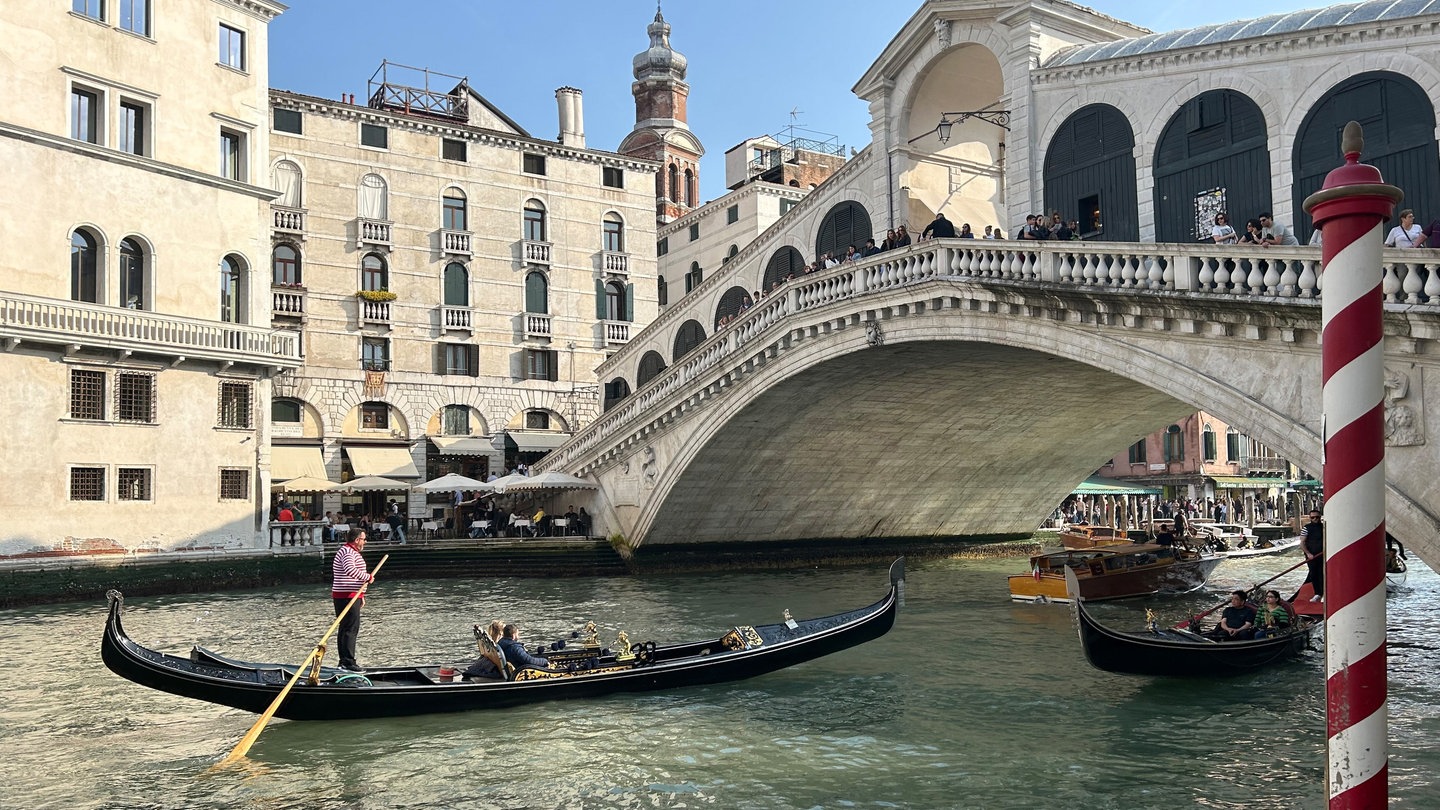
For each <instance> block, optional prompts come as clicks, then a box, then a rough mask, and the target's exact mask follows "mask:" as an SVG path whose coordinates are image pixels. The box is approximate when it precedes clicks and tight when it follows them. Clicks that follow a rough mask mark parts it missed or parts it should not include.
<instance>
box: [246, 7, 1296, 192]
mask: <svg viewBox="0 0 1440 810" xmlns="http://www.w3.org/2000/svg"><path fill="white" fill-rule="evenodd" d="M290 3H291V8H290V10H289V11H287V12H285V13H284V14H283V15H281V16H280V17H279V18H278V19H277V20H276V21H275V22H274V23H273V24H272V25H271V27H270V83H271V86H273V87H276V88H279V89H284V90H294V91H296V92H301V93H308V94H311V95H316V96H321V97H325V98H339V97H340V95H341V94H342V93H354V94H355V95H356V96H357V97H363V96H364V94H365V82H366V80H367V79H368V78H369V77H370V74H371V73H372V72H374V70H375V68H376V67H378V66H379V65H380V61H381V60H382V59H389V60H390V61H392V62H400V63H403V64H406V65H414V66H416V67H428V68H430V69H432V70H437V71H440V72H443V73H449V74H453V75H457V76H467V77H469V79H470V84H471V86H472V87H474V88H475V89H476V90H477V91H478V92H479V93H480V94H481V95H483V96H485V97H486V98H487V99H489V100H490V102H491V103H493V104H495V105H496V106H497V107H499V108H500V109H501V110H503V111H504V112H505V113H506V114H507V115H509V116H510V117H511V118H512V119H514V120H515V121H517V122H518V123H519V124H520V125H521V126H522V127H524V128H525V129H527V130H528V131H529V132H530V133H531V134H532V135H534V136H536V137H538V138H547V139H549V138H555V137H556V135H557V131H558V128H559V127H558V123H557V115H556V108H555V89H556V88H558V87H562V86H565V85H570V86H574V87H578V88H580V89H581V90H583V91H584V92H585V134H586V141H587V145H588V146H590V147H591V148H595V149H614V148H616V147H617V146H619V144H620V140H621V139H622V138H624V137H625V135H626V133H628V132H629V131H630V129H631V127H632V126H633V125H634V123H635V104H634V100H633V98H632V97H631V95H630V83H631V81H632V75H631V64H630V60H631V59H632V58H633V57H634V55H635V54H636V53H639V52H640V51H641V50H644V49H645V48H646V47H647V46H648V44H649V41H648V40H647V38H646V34H645V26H646V25H648V24H649V22H650V20H651V19H652V18H653V17H654V15H655V4H654V2H651V1H650V0H531V1H530V2H512V1H511V0H408V2H403V3H402V2H399V1H398V0H290ZM920 5H921V3H920V2H919V0H823V2H821V1H819V0H791V1H790V2H787V3H763V4H759V5H745V4H740V3H731V2H719V1H718V0H669V1H668V2H666V3H665V5H664V11H665V19H666V20H667V21H669V23H670V25H671V27H672V32H671V44H672V45H673V46H674V48H675V49H676V50H678V51H679V52H680V53H682V54H684V55H685V56H686V58H688V59H689V60H690V73H689V76H688V79H687V80H688V81H689V84H690V110H689V121H690V128H691V129H692V130H693V131H694V132H695V133H696V134H697V135H698V136H699V137H700V139H701V141H702V142H703V143H704V144H705V148H706V155H705V157H704V159H703V163H702V164H701V173H700V174H701V196H702V197H703V198H705V199H707V200H709V199H713V198H715V197H717V196H719V195H721V194H723V193H724V190H725V183H724V179H725V178H724V175H725V168H724V154H725V150H726V149H728V148H730V147H731V146H734V145H735V144H737V143H739V142H740V141H742V140H744V139H746V138H749V137H752V136H755V135H763V134H767V133H775V132H778V131H779V130H780V129H781V128H782V127H784V126H785V125H787V124H788V123H790V111H791V110H794V109H798V110H800V114H799V116H798V119H799V123H800V124H801V125H803V126H805V127H807V128H809V129H813V130H818V131H822V132H827V133H831V134H834V135H837V136H839V138H840V142H841V143H844V144H845V145H847V146H854V147H856V148H860V147H863V146H864V145H865V144H867V143H869V141H870V130H869V127H868V122H869V113H868V111H867V109H866V105H865V104H864V103H862V102H861V101H860V100H859V99H857V98H856V97H855V96H854V95H853V94H852V93H851V92H850V88H851V87H853V86H854V84H855V82H856V81H857V80H858V79H859V78H860V75H861V74H862V73H864V72H865V70H866V69H867V68H869V67H870V65H871V63H872V62H873V61H874V60H875V58H876V57H877V56H879V54H880V51H881V49H883V48H884V47H885V45H886V44H887V43H888V42H889V41H890V39H891V38H892V37H894V36H895V34H896V33H897V32H898V31H899V30H900V27H901V26H902V25H904V24H905V22H906V21H907V20H908V19H910V17H911V16H912V15H913V14H914V13H915V12H916V11H917V10H918V9H919V8H920ZM1320 5H1324V4H1323V3H1316V2H1309V3H1307V2H1304V1H1303V0H1277V2H1275V3H1272V4H1266V5H1265V6H1264V7H1263V8H1261V7H1259V6H1256V5H1255V4H1253V3H1242V2H1239V0H1213V1H1212V2H1208V3H1196V2H1186V3H1180V2H1160V3H1145V2H1141V0H1116V1H1115V2H1112V3H1105V4H1101V5H1096V6H1093V7H1094V8H1095V9H1096V10H1097V11H1100V12H1101V13H1104V14H1108V15H1110V16H1112V17H1118V18H1120V19H1122V20H1127V21H1129V22H1132V23H1135V24H1137V25H1141V26H1144V27H1146V28H1149V29H1151V30H1154V31H1168V30H1173V29H1177V28H1188V27H1191V26H1195V25H1205V24H1208V23H1218V22H1224V21H1226V20H1237V19H1247V18H1250V17H1257V16H1263V15H1267V14H1274V13H1279V12H1283V11H1291V10H1295V9H1301V8H1307V7H1316V6H1320Z"/></svg>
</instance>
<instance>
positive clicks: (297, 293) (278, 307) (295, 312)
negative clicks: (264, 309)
mask: <svg viewBox="0 0 1440 810" xmlns="http://www.w3.org/2000/svg"><path fill="white" fill-rule="evenodd" d="M270 317H272V318H304V317H305V288H304V287H271V288H270Z"/></svg>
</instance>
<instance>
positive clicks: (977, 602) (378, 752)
mask: <svg viewBox="0 0 1440 810" xmlns="http://www.w3.org/2000/svg"><path fill="white" fill-rule="evenodd" d="M1295 559H1296V558H1294V557H1287V558H1282V559H1270V560H1258V561H1256V560H1251V561H1245V562H1240V561H1234V562H1227V563H1225V564H1224V565H1222V566H1221V567H1220V568H1219V569H1218V570H1217V572H1216V576H1215V578H1214V579H1213V580H1212V585H1213V587H1214V593H1212V594H1210V595H1208V596H1205V595H1197V596H1194V597H1191V598H1185V599H1178V600H1170V601H1168V602H1164V603H1152V604H1153V606H1156V607H1158V608H1160V609H1161V612H1162V613H1164V614H1173V615H1176V616H1178V615H1181V614H1183V612H1184V611H1185V609H1186V608H1187V607H1193V606H1195V605H1200V604H1205V605H1208V604H1209V603H1210V600H1211V599H1214V600H1217V601H1218V599H1219V598H1220V594H1223V592H1224V590H1225V589H1227V588H1229V587H1233V586H1235V585H1244V584H1249V583H1252V582H1255V581H1257V580H1259V579H1263V578H1265V577H1266V576H1268V575H1270V574H1273V573H1275V572H1278V571H1280V570H1283V568H1285V567H1287V566H1288V565H1289V564H1292V563H1293V562H1294V561H1295ZM372 564H373V561H372ZM1025 565H1026V563H1025V560H1023V559H1013V558H1012V559H1008V560H983V561H975V560H938V561H930V562H925V563H921V564H913V563H912V564H911V565H910V572H909V580H908V584H907V592H906V597H907V598H906V604H905V607H904V609H903V610H902V612H901V613H900V617H899V619H898V622H897V624H896V627H895V629H894V630H893V631H891V633H890V634H889V635H887V636H885V637H884V638H881V639H879V640H877V641H874V642H871V643H869V644H866V645H864V646H862V647H859V648H855V649H852V650H848V651H845V652H842V653H839V654H836V655H832V656H829V657H827V658H824V659H821V660H819V661H815V662H811V663H809V664H805V665H801V666H798V667H795V668H793V669H790V670H786V671H782V672H778V673H774V674H771V675H767V676H764V677H761V678H757V679H754V680H750V681H744V682H740V683H736V684H728V685H717V686H709V687H697V688H692V689H684V690H678V691H673V692H665V693H654V694H641V695H625V696H617V697H611V698H606V699H600V700H594V701H589V702H581V703H552V704H543V705H537V706H531V707H526V708H516V709H506V710H501V711H494V712H475V713H470V714H461V715H436V716H428V717H415V718H406V719H388V720H377V721H370V722H359V721H347V722H330V723H293V722H286V721H276V722H274V723H272V724H271V726H270V728H269V729H268V730H267V731H266V732H265V733H264V735H263V736H262V737H261V738H260V740H259V742H258V743H257V744H256V745H255V747H254V748H253V749H252V751H251V754H250V760H249V762H248V764H247V765H246V767H243V768H237V769H230V770H226V771H222V772H219V773H207V772H206V769H207V768H208V767H209V766H210V765H211V764H213V763H214V762H215V761H216V760H218V759H219V758H220V757H221V756H223V755H224V754H225V752H226V751H228V750H229V748H230V747H231V746H232V745H234V743H235V742H236V741H237V740H239V738H240V737H241V736H242V735H243V734H244V732H245V730H246V729H247V728H249V726H250V725H251V723H252V722H253V720H254V717H253V716H252V715H248V714H244V713H241V712H237V711H232V710H228V709H223V708H219V707H215V706H210V705H208V704H203V703H198V702H194V701H189V700H185V699H182V698H177V697H172V696H169V695H165V694H161V693H158V692H154V691H151V690H149V689H145V688H142V687H140V686H137V685H135V684H132V683H129V682H128V681H124V680H121V679H120V678H118V677H116V676H114V675H112V674H110V673H109V671H108V670H106V669H105V668H104V666H103V665H102V664H101V662H100V659H99V649H98V648H99V637H100V633H101V628H102V624H103V621H104V606H103V605H101V604H98V603H97V604H75V605H65V606H51V607H44V608H35V609H28V610H10V611H3V612H0V671H3V672H4V673H5V677H4V679H3V684H4V685H3V686H0V763H3V765H4V773H5V778H4V779H3V780H0V807H6V808H10V807H15V808H20V807H24V808H32V807H62V808H66V809H67V810H75V809H76V808H198V807H255V808H267V809H269V808H289V807H296V808H390V807H396V808H489V807H497V808H572V807H576V808H583V807H620V808H630V807H634V808H701V807H716V808H776V809H777V810H779V809H780V808H872V807H875V808H895V807H902V808H987V809H988V808H998V809H1001V810H1004V809H1006V808H1063V809H1064V810H1080V809H1082V808H1095V810H1100V809H1101V808H1105V809H1107V810H1109V809H1114V810H1142V809H1143V808H1166V809H1167V810H1169V808H1177V807H1204V808H1267V810H1273V809H1274V808H1320V807H1323V806H1324V804H1325V793H1324V786H1323V772H1324V763H1325V735H1324V664H1323V660H1322V658H1321V656H1320V655H1319V654H1318V653H1317V654H1312V655H1310V656H1309V657H1307V658H1305V659H1303V660H1300V661H1297V662H1294V663H1291V664H1288V665H1285V666H1278V667H1276V668H1274V669H1273V670H1270V671H1266V672H1261V673H1258V674H1253V675H1249V676H1244V677H1239V678H1234V679H1228V680H1216V681H1207V680H1198V679H1189V680H1159V679H1150V678H1136V677H1125V676H1118V675H1110V674H1106V673H1102V672H1098V671H1096V670H1093V669H1091V668H1090V667H1089V666H1088V665H1087V664H1086V663H1085V661H1084V659H1083V657H1082V656H1081V653H1080V649H1079V644H1078V641H1077V640H1076V637H1075V633H1074V630H1073V627H1072V624H1071V618H1070V615H1069V612H1068V610H1067V609H1066V608H1064V607H1061V606H1054V605H1019V604H1012V603H1010V602H1009V601H1007V598H1006V588H1005V575H1006V574H1008V573H1014V572H1017V571H1021V570H1023V569H1024V568H1025ZM1300 578H1301V577H1300V576H1298V575H1291V576H1288V577H1286V578H1285V579H1284V580H1282V583H1283V584H1284V585H1285V586H1286V587H1294V586H1295V585H1297V584H1298V581H1299V579H1300ZM1409 585H1410V590H1409V591H1407V592H1405V593H1403V594H1401V595H1400V596H1398V597H1395V598H1392V599H1391V600H1390V601H1389V603H1388V604H1389V611H1390V642H1391V657H1390V672H1391V679H1392V682H1391V687H1390V700H1391V703H1390V707H1391V719H1390V736H1391V747H1390V773H1391V796H1392V806H1394V807H1414V808H1435V807H1440V738H1437V737H1440V690H1437V688H1436V687H1437V686H1440V674H1437V673H1440V655H1437V650H1436V648H1437V646H1440V607H1437V604H1440V602H1437V599H1436V597H1437V594H1440V577H1437V576H1436V575H1435V574H1434V573H1432V572H1430V571H1429V570H1428V569H1426V568H1425V567H1424V566H1423V565H1421V564H1419V563H1418V562H1417V563H1415V564H1414V565H1413V567H1412V571H1411V575H1410V580H1409ZM885 587H886V580H885V570H884V568H883V567H881V566H875V567H873V568H872V567H867V568H861V569H844V570H807V571H794V572H765V573H758V574H743V575H742V574H730V575H705V576H671V577H646V578H642V579H549V580H496V581H486V580H483V579H478V580H464V579H449V580H428V581H415V582H399V581H395V582H391V581H385V580H383V579H382V581H381V582H379V583H377V585H376V586H375V595H374V597H373V598H372V599H371V601H370V604H369V606H368V607H367V608H366V611H365V626H364V629H363V631H362V633H361V638H360V658H361V661H362V663H368V664H380V663H399V662H415V663H422V662H431V663H434V662H463V661H465V660H467V659H468V658H469V657H470V656H471V654H472V651H473V649H474V645H473V640H472V637H471V632H470V626H471V624H472V623H474V622H477V621H483V620H488V619H491V618H495V617H501V618H505V619H509V620H515V621H518V622H520V623H521V624H522V626H523V627H524V628H525V630H526V637H527V640H529V641H538V640H541V639H547V638H558V637H562V636H566V635H568V633H569V631H570V630H571V629H574V628H576V627H578V626H579V625H580V624H581V623H582V622H583V621H584V620H586V619H594V620H596V621H597V622H598V623H599V624H600V625H601V627H602V628H604V630H605V635H606V636H607V637H608V636H612V635H613V631H614V629H615V628H617V627H620V628H624V629H625V630H627V631H628V632H629V634H630V637H631V638H632V639H636V640H643V639H655V640H662V641H663V640H678V639H690V638H698V637H703V636H707V635H714V634H716V633H718V632H720V631H721V630H723V629H724V628H726V627H727V626H729V625H733V624H742V623H743V624H750V623H760V622H764V621H773V620H777V619H778V618H779V617H780V615H781V611H782V610H783V609H785V608H789V609H790V610H791V611H792V612H793V613H794V614H795V615H796V616H812V615H822V614H828V613H831V612H837V611H840V610H845V609H849V608H854V607H858V606H860V605H862V604H868V603H870V602H871V601H873V600H875V599H878V598H879V597H880V596H881V594H882V593H883V592H884V590H885ZM327 597H328V594H325V593H322V592H319V591H318V590H317V589H314V588H300V587H289V588H279V589H271V590H265V591H251V592H237V593H225V594H216V595H212V596H193V595H187V596H172V597H159V598H136V599H132V600H129V601H128V603H127V605H128V611H127V614H126V623H127V629H128V630H129V632H130V634H131V635H132V636H133V637H134V638H136V640H138V641H140V642H141V643H143V644H145V645H147V646H150V647H154V648H158V649H161V650H165V651H169V652H179V653H183V652H184V651H185V650H187V649H188V648H189V646H190V645H191V644H194V643H200V644H203V645H205V646H208V647H211V648H212V649H215V650H217V651H222V652H225V653H227V654H231V655H234V656H237V657H241V658H250V659H263V660H276V659H277V658H280V659H283V658H286V657H287V656H288V657H289V658H299V657H302V656H303V655H304V653H305V652H306V650H307V649H308V648H309V645H311V644H313V643H314V641H315V639H316V638H318V636H319V634H320V633H321V632H323V630H324V628H325V627H326V626H327V624H328V623H329V620H330V618H331V616H330V615H329V614H330V606H329V599H328V598H327ZM1101 607H1103V608H1104V613H1105V615H1106V617H1107V620H1109V621H1112V622H1114V623H1116V624H1125V623H1136V622H1138V621H1139V620H1140V617H1141V614H1142V612H1143V605H1138V604H1131V605H1124V604H1119V605H1113V604H1112V605H1106V606H1101ZM332 660H333V653H332Z"/></svg>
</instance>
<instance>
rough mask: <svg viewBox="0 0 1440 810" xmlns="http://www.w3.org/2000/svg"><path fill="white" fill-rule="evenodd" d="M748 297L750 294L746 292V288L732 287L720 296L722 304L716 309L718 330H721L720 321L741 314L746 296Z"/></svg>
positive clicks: (716, 326)
mask: <svg viewBox="0 0 1440 810" xmlns="http://www.w3.org/2000/svg"><path fill="white" fill-rule="evenodd" d="M747 295H749V293H747V292H745V288H744V287H731V288H730V289H728V290H726V291H725V294H724V295H722V296H720V303H719V304H718V305H716V307H715V328H716V329H719V328H720V319H722V318H728V317H730V316H731V315H739V314H740V307H742V306H744V305H745V296H747Z"/></svg>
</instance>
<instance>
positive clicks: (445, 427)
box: [440, 405, 470, 436]
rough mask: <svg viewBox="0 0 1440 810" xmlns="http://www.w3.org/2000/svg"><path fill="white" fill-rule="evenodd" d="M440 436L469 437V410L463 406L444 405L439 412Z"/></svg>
mask: <svg viewBox="0 0 1440 810" xmlns="http://www.w3.org/2000/svg"><path fill="white" fill-rule="evenodd" d="M440 435H441V436H469V435H470V409H469V408H467V407H465V406H464V405H446V406H445V407H444V408H443V409H442V410H441V411H440Z"/></svg>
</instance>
